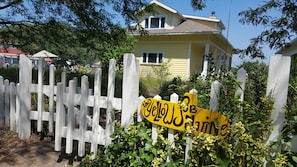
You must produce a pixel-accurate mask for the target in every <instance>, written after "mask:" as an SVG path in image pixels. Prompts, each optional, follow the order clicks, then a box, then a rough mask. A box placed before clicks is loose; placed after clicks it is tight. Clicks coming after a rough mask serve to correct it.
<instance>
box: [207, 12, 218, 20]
mask: <svg viewBox="0 0 297 167" xmlns="http://www.w3.org/2000/svg"><path fill="white" fill-rule="evenodd" d="M209 18H211V19H216V18H217V16H216V12H215V11H212V12H211V15H210V16H209Z"/></svg>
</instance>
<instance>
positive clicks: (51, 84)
mask: <svg viewBox="0 0 297 167" xmlns="http://www.w3.org/2000/svg"><path fill="white" fill-rule="evenodd" d="M54 88H55V66H54V65H53V64H52V65H50V73H49V108H48V110H49V119H48V131H49V132H50V133H53V132H54V93H55V91H54Z"/></svg>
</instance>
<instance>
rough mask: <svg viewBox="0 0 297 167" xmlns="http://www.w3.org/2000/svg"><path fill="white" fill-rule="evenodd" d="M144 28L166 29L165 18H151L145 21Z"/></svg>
mask: <svg viewBox="0 0 297 167" xmlns="http://www.w3.org/2000/svg"><path fill="white" fill-rule="evenodd" d="M144 22H145V23H144V27H145V28H147V29H150V28H165V22H166V17H165V16H151V17H147V18H145V19H144Z"/></svg>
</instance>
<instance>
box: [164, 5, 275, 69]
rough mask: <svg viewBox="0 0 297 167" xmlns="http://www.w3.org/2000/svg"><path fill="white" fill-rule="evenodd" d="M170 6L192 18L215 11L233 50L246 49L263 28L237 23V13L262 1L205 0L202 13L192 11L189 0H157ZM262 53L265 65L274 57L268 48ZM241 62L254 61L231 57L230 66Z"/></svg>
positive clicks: (207, 15) (205, 15)
mask: <svg viewBox="0 0 297 167" xmlns="http://www.w3.org/2000/svg"><path fill="white" fill-rule="evenodd" d="M159 2H162V3H164V4H166V5H167V6H170V7H172V8H174V9H176V10H178V11H179V12H180V13H182V14H188V15H194V16H202V17H209V16H210V14H211V12H212V11H215V13H216V16H217V18H219V19H221V20H222V22H223V23H224V24H225V26H226V30H224V32H223V34H224V36H225V37H226V38H227V32H228V30H227V29H228V28H229V33H228V40H229V41H230V43H231V44H232V45H233V47H234V48H240V49H243V48H245V47H247V46H248V45H249V43H250V39H251V38H253V37H256V36H257V35H258V34H260V33H261V32H262V31H263V27H255V26H250V25H242V24H241V23H239V19H240V17H239V16H238V13H239V12H240V11H243V10H246V9H249V7H251V8H255V7H257V6H258V5H260V4H262V1H256V0H250V1H247V0H206V5H207V7H206V8H205V9H203V10H202V11H199V10H196V11H194V10H193V8H192V6H191V0H159ZM230 7H231V10H230V22H229V24H228V18H229V9H230ZM263 52H264V54H265V56H266V59H264V60H260V59H259V61H263V62H265V63H268V62H269V56H272V55H275V54H274V53H275V52H276V51H275V50H271V49H269V48H268V47H264V49H263ZM242 61H255V60H251V59H249V58H245V59H244V60H242V59H240V58H239V56H238V55H233V61H232V66H237V65H239V64H241V62H242Z"/></svg>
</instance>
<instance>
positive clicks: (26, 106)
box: [0, 54, 290, 163]
mask: <svg viewBox="0 0 297 167" xmlns="http://www.w3.org/2000/svg"><path fill="white" fill-rule="evenodd" d="M39 62H42V61H41V60H39ZM115 64H116V62H115V60H110V65H109V71H108V74H109V75H108V90H107V96H101V78H102V71H101V69H100V68H97V69H96V72H95V79H94V88H93V89H92V90H90V89H89V86H88V85H89V81H88V77H87V76H83V77H82V78H81V87H80V88H78V87H77V84H78V83H77V79H73V80H70V81H69V83H68V87H67V86H66V85H67V84H66V74H65V73H64V74H63V75H62V78H61V80H62V81H61V82H60V83H58V84H57V85H55V84H54V83H55V78H54V71H55V67H54V66H50V76H49V85H44V84H43V78H42V74H43V65H42V63H40V64H39V70H38V83H37V84H32V83H31V78H32V63H31V61H30V60H29V59H27V58H25V57H21V60H20V74H19V75H20V83H17V84H15V83H9V81H8V80H4V79H3V77H1V76H0V125H2V126H3V125H5V126H7V127H10V129H11V130H16V131H17V132H18V135H19V138H20V139H28V138H29V137H30V135H31V131H30V130H31V120H37V131H38V132H40V131H42V129H43V125H44V124H43V123H44V122H47V123H48V127H47V128H48V129H49V132H54V133H55V151H61V146H62V138H66V149H65V152H66V153H67V154H70V153H72V151H73V147H72V146H73V141H74V140H77V141H78V155H79V156H84V154H85V144H86V143H91V152H94V156H95V155H96V153H97V148H98V144H99V145H105V146H107V145H108V144H110V142H111V138H110V135H111V134H112V132H113V130H114V119H115V111H121V124H122V126H123V127H127V126H128V125H130V124H131V123H132V122H133V114H134V112H135V111H137V121H142V115H141V112H140V108H141V107H140V106H141V102H142V100H143V99H144V97H143V96H141V97H138V96H139V64H138V62H137V60H136V58H135V57H134V55H133V54H125V55H124V64H123V66H124V73H123V83H122V84H123V85H122V87H123V88H122V98H117V97H114V91H115ZM288 64H290V59H288V58H287V57H279V56H276V57H272V58H271V64H270V69H269V78H268V89H267V96H268V95H269V96H271V97H272V98H274V99H275V100H276V101H277V100H278V102H275V105H277V106H275V110H274V112H273V114H272V117H271V118H272V120H273V123H274V126H275V127H277V128H275V129H276V130H275V131H274V132H273V133H272V135H271V136H270V138H269V140H274V139H275V135H277V134H278V133H279V130H280V129H279V128H281V127H282V126H283V121H284V120H283V118H284V117H279V114H278V113H284V109H283V108H282V107H280V106H284V105H285V101H286V92H287V88H288V75H289V71H288V69H290V68H289V67H290V65H288ZM279 68H281V69H283V70H282V71H283V72H275V69H279ZM246 79H247V73H246V71H245V70H244V69H240V70H239V71H238V74H237V81H238V82H239V83H240V85H239V86H238V88H237V91H236V94H235V95H236V96H240V100H241V101H242V100H243V97H244V88H245V83H246ZM220 86H221V85H220V83H219V82H218V81H215V82H213V84H212V87H211V97H210V102H209V103H210V110H213V111H218V108H219V103H218V99H219V92H220ZM190 92H192V93H197V91H196V90H195V89H193V90H190ZM32 93H37V94H38V106H37V111H32V110H31V94H32ZM44 95H46V96H48V99H49V100H48V101H49V102H48V110H49V111H44V105H45V102H44ZM155 98H157V99H161V97H160V96H155ZM279 98H281V99H280V100H279ZM178 100H179V97H178V95H177V94H175V93H174V94H172V95H171V96H170V101H172V102H178ZM101 109H105V110H106V126H105V128H103V127H101V126H100V125H99V118H100V114H101V112H100V111H101ZM280 119H281V120H280ZM173 136H174V131H173V130H172V129H169V131H168V138H169V141H171V142H172V147H174V137H173ZM152 139H153V143H155V142H156V141H157V125H153V126H152ZM191 147H192V141H191V138H188V139H187V147H186V150H185V153H186V155H185V163H187V156H188V155H187V152H188V150H190V149H191ZM168 160H169V158H168Z"/></svg>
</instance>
